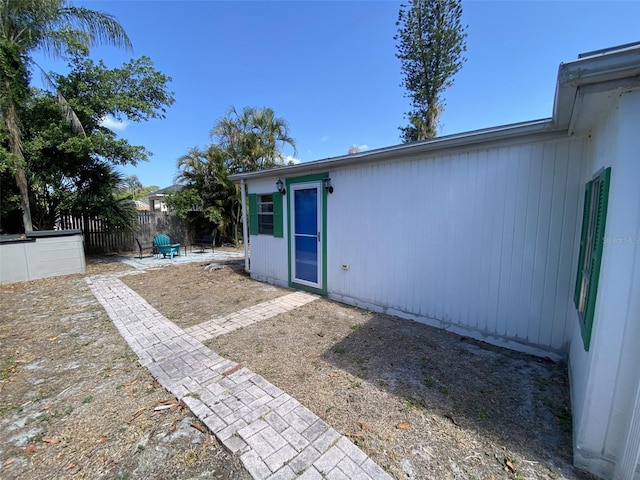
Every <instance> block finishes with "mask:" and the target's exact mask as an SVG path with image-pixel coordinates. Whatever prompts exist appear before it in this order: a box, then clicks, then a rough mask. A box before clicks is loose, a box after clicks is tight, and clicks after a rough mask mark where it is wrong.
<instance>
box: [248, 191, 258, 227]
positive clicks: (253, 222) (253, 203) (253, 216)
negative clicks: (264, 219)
mask: <svg viewBox="0 0 640 480" xmlns="http://www.w3.org/2000/svg"><path fill="white" fill-rule="evenodd" d="M249 235H258V195H256V194H255V193H250V194H249Z"/></svg>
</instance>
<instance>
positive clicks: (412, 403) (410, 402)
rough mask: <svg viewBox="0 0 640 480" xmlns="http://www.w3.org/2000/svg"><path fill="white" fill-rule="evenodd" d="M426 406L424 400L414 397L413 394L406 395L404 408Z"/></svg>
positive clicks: (421, 408) (420, 408)
mask: <svg viewBox="0 0 640 480" xmlns="http://www.w3.org/2000/svg"><path fill="white" fill-rule="evenodd" d="M425 407H426V406H425V404H424V402H423V401H421V400H418V399H416V398H413V397H411V396H409V397H405V399H404V401H403V402H402V408H403V410H410V409H412V408H416V409H418V410H423V409H424V408H425Z"/></svg>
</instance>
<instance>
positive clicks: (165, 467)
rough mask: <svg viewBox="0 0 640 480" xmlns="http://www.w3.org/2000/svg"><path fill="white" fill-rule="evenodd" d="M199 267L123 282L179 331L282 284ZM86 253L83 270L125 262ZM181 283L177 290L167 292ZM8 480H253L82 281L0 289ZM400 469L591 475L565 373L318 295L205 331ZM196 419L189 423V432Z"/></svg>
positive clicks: (1, 437) (427, 474) (3, 472)
mask: <svg viewBox="0 0 640 480" xmlns="http://www.w3.org/2000/svg"><path fill="white" fill-rule="evenodd" d="M210 267H211V266H207V265H205V264H203V263H193V264H184V265H179V266H177V265H176V266H168V267H165V268H160V269H153V270H150V271H147V272H146V273H142V274H139V275H133V276H127V277H123V278H122V280H123V281H124V282H125V283H127V284H128V285H129V286H130V287H131V288H132V289H134V290H136V291H137V292H138V293H139V294H140V295H141V296H143V297H144V298H145V299H146V300H147V301H148V302H149V303H150V304H151V305H153V306H154V307H155V308H157V309H158V310H159V311H160V312H161V313H162V314H163V315H165V316H166V317H167V318H169V319H170V320H172V321H173V322H175V323H176V324H178V325H179V326H181V327H187V326H191V325H194V324H197V323H200V322H203V321H207V320H210V319H211V318H212V317H216V316H223V315H225V314H227V313H230V312H232V311H236V310H240V309H242V308H246V307H248V306H251V305H255V304H258V303H260V302H264V301H267V300H270V299H273V298H275V297H278V296H281V295H285V294H287V293H290V291H289V290H286V289H282V288H278V287H274V286H271V285H265V284H263V283H260V282H256V281H253V280H251V279H250V278H248V277H247V276H246V274H244V272H242V270H241V269H240V268H233V267H230V266H226V267H223V268H217V269H214V268H210ZM128 268H129V267H126V266H124V265H122V264H119V263H116V264H113V263H109V262H93V263H92V265H91V272H89V273H95V272H98V271H101V272H104V271H109V270H125V269H128ZM176 285H181V286H185V285H188V286H189V288H188V289H185V288H181V289H180V295H177V296H176V295H175V291H176V290H175V289H176ZM0 303H1V308H2V310H1V313H0V318H1V322H0V346H1V347H2V348H1V349H0V362H1V363H0V477H1V478H122V479H124V478H185V479H186V478H223V479H232V478H233V479H236V478H237V479H243V478H248V475H247V473H246V472H245V471H244V470H243V469H242V467H241V465H240V464H239V462H238V460H237V458H233V457H232V456H231V455H229V454H228V453H227V452H226V451H224V449H223V448H221V447H220V446H219V445H218V444H217V443H216V441H215V439H214V438H213V437H211V436H210V435H209V434H208V433H202V432H201V431H200V430H199V429H198V428H197V427H200V426H199V425H198V424H197V422H196V421H195V419H194V418H193V417H191V416H190V415H189V414H188V412H185V411H184V410H183V409H180V408H179V407H173V408H172V409H168V410H161V411H155V410H154V409H155V408H156V407H157V406H158V405H159V404H161V402H163V401H168V402H169V403H171V402H174V403H175V399H172V398H171V396H170V395H169V394H168V393H167V392H166V391H164V390H162V389H161V388H160V387H159V386H158V385H157V384H156V383H155V382H153V381H152V379H151V377H150V376H149V374H148V373H147V372H146V371H145V370H144V369H142V368H140V367H139V366H138V365H137V363H136V359H135V356H134V355H133V354H132V352H131V351H130V350H129V349H128V347H127V346H126V343H125V342H124V341H123V340H122V339H121V338H120V336H119V335H118V333H117V331H116V330H115V328H114V327H113V325H112V324H111V322H110V321H109V318H108V317H107V315H106V314H105V313H104V311H103V310H102V309H101V307H100V305H99V304H98V303H97V301H96V300H95V299H94V298H93V297H92V296H91V293H90V292H89V290H88V288H87V286H86V284H85V283H84V280H83V278H82V277H81V276H71V277H64V278H58V279H52V280H42V281H36V282H28V283H22V284H15V285H11V286H8V287H2V292H0ZM206 344H207V346H209V347H210V348H212V349H213V350H215V351H216V352H217V353H219V354H220V355H223V356H225V357H227V358H230V359H232V360H234V361H236V362H241V363H242V364H243V365H245V366H247V367H248V368H250V369H252V370H253V371H255V372H257V373H259V374H261V375H262V376H264V377H265V378H266V379H267V380H269V381H270V382H272V383H273V384H275V385H277V386H278V387H280V388H281V389H283V390H284V391H286V392H287V393H289V394H291V395H293V396H294V397H295V398H297V399H298V400H300V401H301V402H302V403H303V404H304V405H305V406H307V407H308V408H309V409H311V410H312V411H314V412H315V413H316V414H317V415H318V416H320V417H321V418H323V419H324V420H325V421H327V422H328V423H329V424H330V425H331V426H332V427H334V428H335V429H336V430H337V431H339V432H340V433H342V434H344V435H347V436H348V437H350V438H351V440H352V441H353V442H354V443H356V444H357V445H358V446H360V448H362V449H363V450H364V451H365V452H366V453H367V454H368V455H370V456H371V457H372V459H373V460H374V461H376V462H377V463H378V464H379V465H381V466H382V467H383V468H384V469H385V470H387V471H388V472H389V473H390V474H391V475H392V476H393V477H394V478H397V479H434V480H435V479H438V480H440V479H442V480H446V479H476V480H489V479H494V480H498V479H588V478H591V477H589V476H588V475H586V474H582V473H580V472H577V471H575V470H574V469H573V468H572V466H571V416H570V411H569V402H568V387H567V378H566V368H565V366H563V365H561V364H556V363H553V362H550V361H546V360H543V359H538V358H535V357H530V356H527V355H523V354H519V353H515V352H511V351H508V350H504V349H500V348H496V347H492V346H488V345H486V344H483V343H480V342H476V341H471V340H468V339H465V338H462V337H459V336H457V335H454V334H450V333H447V332H443V331H440V330H437V329H433V328H431V327H427V326H425V325H421V324H418V323H416V322H410V321H406V320H401V319H398V318H394V317H389V316H386V315H380V314H375V313H372V312H368V311H364V310H360V309H356V308H353V307H349V306H346V305H341V304H339V303H336V302H332V301H329V300H327V299H323V298H319V299H318V300H316V301H314V302H312V303H310V304H307V305H305V306H303V307H301V308H298V309H295V310H293V311H290V312H288V313H285V314H282V315H279V316H277V317H274V318H271V319H269V320H266V321H263V322H261V323H258V324H254V325H251V326H249V327H245V328H243V329H241V330H237V331H236V332H234V333H231V334H228V335H225V336H223V337H218V338H216V339H213V340H210V341H208V342H207V343H206ZM192 423H194V424H195V425H196V427H193V426H191V424H192Z"/></svg>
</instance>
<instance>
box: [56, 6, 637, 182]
mask: <svg viewBox="0 0 640 480" xmlns="http://www.w3.org/2000/svg"><path fill="white" fill-rule="evenodd" d="M400 3H401V2H396V1H283V2H279V1H252V2H249V1H234V2H223V1H204V0H202V1H177V0H172V1H153V0H146V1H139V0H111V1H99V0H85V1H75V2H74V4H75V5H82V6H87V7H89V8H92V9H94V10H100V11H103V12H107V13H110V14H112V15H114V16H115V17H116V18H117V19H118V21H119V22H120V23H121V24H122V25H123V27H124V28H125V30H126V31H127V33H128V35H129V37H130V38H131V40H132V42H133V46H134V51H133V52H125V51H122V50H118V49H115V48H112V47H100V48H96V49H94V50H93V51H92V57H93V58H95V59H98V58H101V59H103V60H104V61H105V62H106V63H107V65H108V66H110V67H116V66H119V65H121V64H122V63H123V62H125V61H128V60H129V59H130V58H131V57H139V56H141V55H147V56H149V57H151V59H152V60H153V62H154V64H155V66H156V68H157V69H159V70H160V71H162V72H163V73H165V74H167V75H169V76H171V77H172V78H173V81H172V83H171V84H170V89H171V90H172V91H173V92H174V93H175V98H176V102H175V104H174V105H173V106H172V107H171V108H170V109H169V110H168V112H167V115H166V118H165V119H163V120H152V121H149V122H145V123H141V124H135V123H131V122H129V123H126V124H124V125H115V127H114V128H117V132H118V134H119V135H120V136H122V137H125V138H127V139H128V140H129V141H130V142H131V143H132V144H136V145H143V146H145V147H146V148H147V149H148V150H150V151H151V152H153V154H154V155H153V156H152V157H151V158H150V160H149V161H148V162H144V163H141V164H139V165H137V166H135V167H126V168H123V169H122V171H123V173H124V174H125V175H131V174H136V175H137V176H138V177H139V178H140V180H141V181H142V183H143V185H145V186H148V185H159V186H160V187H165V186H168V185H170V184H172V183H173V179H174V176H175V174H176V160H177V158H178V157H180V156H181V155H183V154H184V153H186V152H187V150H188V148H190V147H194V146H199V147H204V146H206V145H208V144H209V132H210V131H211V128H212V127H213V125H214V123H215V122H216V120H217V119H219V118H221V117H223V116H224V115H225V114H226V112H227V111H228V109H229V107H230V106H231V105H235V106H236V107H237V108H238V109H241V108H242V107H244V106H255V107H262V106H268V107H271V108H273V109H274V111H275V113H276V115H278V116H280V117H283V118H284V119H286V120H287V121H288V122H289V125H290V129H291V135H292V136H293V137H294V138H295V140H296V143H297V150H298V151H297V155H296V159H298V160H300V161H302V162H305V161H310V160H317V159H323V158H328V157H334V156H339V155H344V154H346V153H347V151H348V149H349V147H350V146H351V145H358V146H359V147H360V149H361V150H367V149H375V148H381V147H386V146H390V145H395V144H398V143H400V139H399V133H400V132H399V130H398V127H399V126H401V125H404V124H405V123H406V122H405V119H404V112H406V111H407V110H408V107H409V101H408V99H407V98H405V96H404V94H405V90H404V89H403V88H402V87H401V86H400V84H401V81H402V76H401V71H400V64H399V61H398V60H397V59H396V58H395V53H396V46H395V41H394V40H393V36H394V34H395V33H396V26H395V22H396V19H397V15H398V9H399V7H400ZM463 9H464V13H463V23H464V24H465V25H468V29H467V33H468V36H467V52H466V57H467V62H466V63H465V65H464V66H463V68H462V70H461V71H460V72H459V73H458V74H457V76H456V77H455V85H454V86H453V87H452V88H450V89H449V90H447V92H446V93H445V98H446V108H445V111H444V114H443V116H442V118H441V121H442V124H441V130H440V135H448V134H452V133H458V132H464V131H469V130H475V129H480V128H487V127H492V126H497V125H504V124H509V123H515V122H521V121H528V120H535V119H540V118H547V117H550V116H551V111H552V106H553V96H554V91H555V82H556V76H557V71H558V66H559V64H560V63H561V62H563V61H569V60H573V59H575V58H577V55H578V54H579V53H583V52H588V51H591V50H597V49H600V48H606V47H610V46H614V45H620V44H624V43H630V42H634V41H639V40H640V27H639V26H638V19H639V18H640V2H638V1H624V2H623V1H620V2H616V1H607V2H601V1H541V0H540V1H480V0H477V1H463ZM63 67H64V65H63V63H62V62H61V63H60V64H58V65H53V64H51V63H50V62H48V61H47V62H46V68H48V69H49V68H50V69H55V70H57V71H63ZM283 153H284V154H285V155H291V154H292V153H293V152H292V151H291V150H286V149H285V151H284V152H283Z"/></svg>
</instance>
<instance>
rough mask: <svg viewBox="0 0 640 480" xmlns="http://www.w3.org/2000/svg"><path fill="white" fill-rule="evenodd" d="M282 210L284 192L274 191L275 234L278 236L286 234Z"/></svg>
mask: <svg viewBox="0 0 640 480" xmlns="http://www.w3.org/2000/svg"><path fill="white" fill-rule="evenodd" d="M282 210H283V209H282V194H281V193H280V192H273V236H274V237H278V238H282V237H283V236H284V231H283V228H282V225H283V223H284V222H283V214H282Z"/></svg>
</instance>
